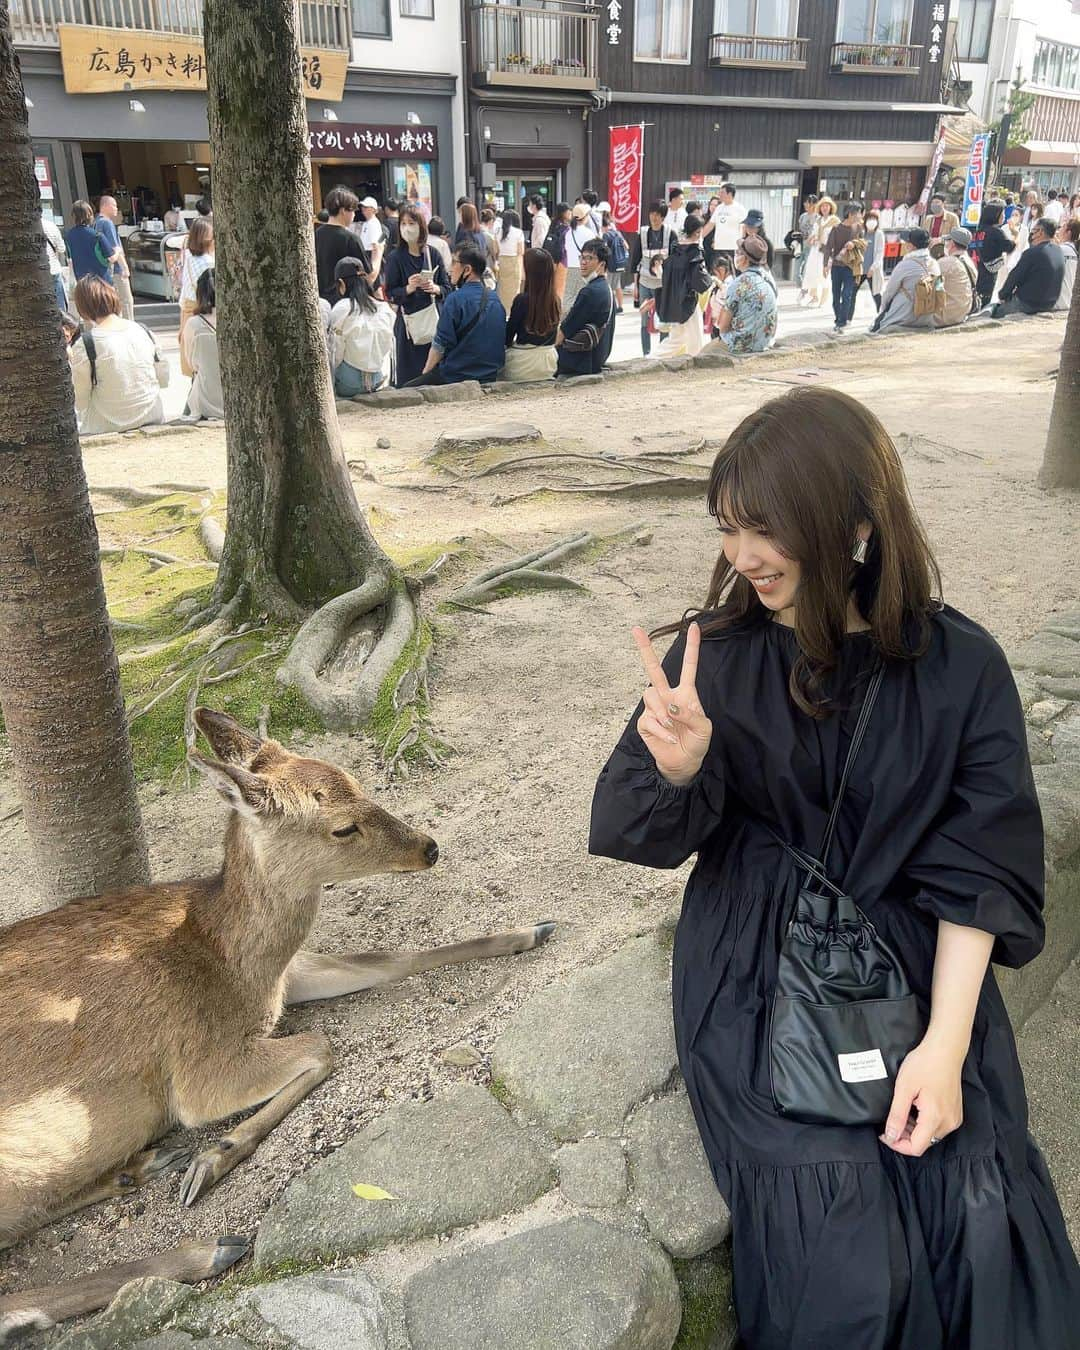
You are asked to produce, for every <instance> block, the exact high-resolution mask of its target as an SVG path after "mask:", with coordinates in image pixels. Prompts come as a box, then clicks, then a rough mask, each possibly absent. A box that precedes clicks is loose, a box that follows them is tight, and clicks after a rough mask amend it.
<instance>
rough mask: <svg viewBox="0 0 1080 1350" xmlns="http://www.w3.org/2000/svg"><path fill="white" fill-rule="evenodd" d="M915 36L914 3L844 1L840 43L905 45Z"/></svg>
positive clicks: (904, 0)
mask: <svg viewBox="0 0 1080 1350" xmlns="http://www.w3.org/2000/svg"><path fill="white" fill-rule="evenodd" d="M910 34H911V0H840V8H839V12H838V14H837V20H836V40H837V42H849V43H853V44H858V43H882V44H885V45H892V46H902V45H903V44H905V43H906V42H907V40H908V37H909V36H910Z"/></svg>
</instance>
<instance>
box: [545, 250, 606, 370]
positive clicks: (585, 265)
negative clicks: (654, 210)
mask: <svg viewBox="0 0 1080 1350" xmlns="http://www.w3.org/2000/svg"><path fill="white" fill-rule="evenodd" d="M610 257H611V255H610V253H609V251H608V246H607V244H605V243H604V241H603V240H602V239H590V240H589V241H588V243H587V244H585V245H584V247H583V248H582V250H581V258H580V263H579V265H580V267H581V274H582V276H583V277H584V278H585V284H584V286H582V288H581V290H580V291H578V293H577V295H576V296H575V297H574V303H573V304H572V305H571V306H570V309H569V310H568V311H567V314H566V317H565V318H564V319H563V321H562V323H561V324H560V325H559V332H558V336H557V337H556V338H555V346H556V347H557V348H558V351H559V364H558V367H557V368H556V371H555V374H556V375H599V373H600V371H601V370H602V369H603V367H604V362H605V361H606V360H607V359H608V357H609V356H610V355H611V343H612V339H613V338H614V336H615V295H614V293H613V292H612V289H611V287H610V286H609V285H608V279H607V269H608V262H609V261H610Z"/></svg>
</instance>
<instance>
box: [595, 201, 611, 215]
mask: <svg viewBox="0 0 1080 1350" xmlns="http://www.w3.org/2000/svg"><path fill="white" fill-rule="evenodd" d="M596 209H597V210H598V211H599V212H600V214H601V215H603V214H604V212H605V211H607V212H608V213H609V214H610V212H611V203H610V202H597V203H596Z"/></svg>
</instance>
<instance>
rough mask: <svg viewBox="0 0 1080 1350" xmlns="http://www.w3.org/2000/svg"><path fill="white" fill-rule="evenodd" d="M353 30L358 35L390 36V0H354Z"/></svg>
mask: <svg viewBox="0 0 1080 1350" xmlns="http://www.w3.org/2000/svg"><path fill="white" fill-rule="evenodd" d="M352 30H353V33H354V34H355V35H356V36H357V37H377V38H388V37H389V36H390V0H352Z"/></svg>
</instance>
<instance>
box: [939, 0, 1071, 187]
mask: <svg viewBox="0 0 1080 1350" xmlns="http://www.w3.org/2000/svg"><path fill="white" fill-rule="evenodd" d="M953 5H954V8H955V10H956V15H957V33H956V37H957V59H958V61H959V63H960V75H961V78H962V79H963V80H964V81H966V86H967V87H969V88H970V91H971V92H970V94H969V96H968V104H969V106H970V108H971V109H972V111H973V112H974V113H975V114H976V115H977V116H978V117H980V118H981V119H982V120H983V121H984V122H986V123H990V122H996V121H997V120H998V119H999V118H1000V117H1001V115H1002V113H1003V112H1004V111H1005V110H1006V108H1007V106H1008V102H1009V94H1010V89H1011V88H1012V86H1013V85H1014V83H1015V82H1016V80H1017V79H1019V81H1020V87H1021V89H1022V90H1023V91H1024V92H1025V93H1029V94H1034V96H1035V102H1034V104H1033V105H1032V107H1031V108H1030V109H1029V111H1027V112H1026V113H1025V114H1024V117H1023V129H1024V133H1025V135H1024V141H1023V144H1022V145H1018V146H1013V147H1012V149H1010V150H1007V151H1005V152H1004V155H1003V156H1002V159H1001V165H1000V172H999V175H998V177H999V181H1000V182H1001V183H1002V184H1003V185H1007V186H1010V187H1014V188H1019V187H1020V186H1021V185H1025V186H1026V185H1027V184H1029V183H1030V184H1034V185H1035V186H1036V187H1037V188H1038V189H1039V190H1040V192H1042V194H1043V196H1044V197H1045V195H1046V193H1047V191H1048V190H1049V189H1050V188H1056V189H1057V190H1058V191H1061V192H1066V193H1069V194H1070V195H1071V194H1072V193H1073V192H1078V191H1080V9H1078V8H1075V7H1074V6H1073V5H1072V3H1071V0H953Z"/></svg>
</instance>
